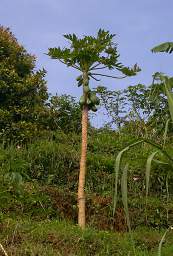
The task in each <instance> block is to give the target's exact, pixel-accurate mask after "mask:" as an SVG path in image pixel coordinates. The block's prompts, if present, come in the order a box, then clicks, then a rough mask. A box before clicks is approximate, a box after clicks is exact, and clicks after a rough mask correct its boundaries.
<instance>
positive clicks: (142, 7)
mask: <svg viewBox="0 0 173 256" xmlns="http://www.w3.org/2000/svg"><path fill="white" fill-rule="evenodd" d="M172 13H173V1H172V0H164V1H163V0H143V1H142V0H107V1H104V0H87V1H82V0H63V1H58V0H1V5H0V24H1V25H3V26H8V27H10V29H11V30H12V32H13V33H14V34H15V36H16V37H17V39H18V41H19V42H20V43H21V44H23V45H24V47H25V48H26V49H27V51H28V52H29V53H33V54H35V55H36V56H37V67H38V68H42V67H44V68H45V69H46V70H47V76H46V79H47V82H48V90H49V92H51V93H56V92H57V93H58V94H62V93H67V94H71V95H73V96H77V97H78V96H79V95H80V93H81V91H80V89H79V88H77V87H76V85H75V78H76V76H77V75H78V73H77V72H76V71H74V70H73V69H70V68H66V67H65V66H64V65H63V64H61V63H58V62H57V61H56V60H51V59H49V57H48V56H47V55H45V54H44V53H47V50H48V48H49V47H55V46H64V45H65V43H66V42H65V39H64V38H63V36H62V35H63V34H67V33H76V34H77V35H79V36H82V35H94V34H95V33H96V31H97V30H98V29H99V28H103V29H105V30H109V31H110V32H111V33H114V34H116V35H117V36H116V38H115V41H116V42H117V43H118V49H119V53H120V61H121V62H122V63H123V64H125V65H128V66H131V65H133V64H135V63H138V65H139V66H140V67H141V68H142V71H141V72H140V74H139V75H138V76H136V77H132V78H126V79H124V80H123V81H122V80H121V81H117V80H110V79H103V80H102V81H101V82H100V83H94V82H93V86H94V87H95V86H96V85H104V86H107V87H108V88H110V89H116V88H117V89H119V88H125V87H127V86H128V85H134V84H137V83H145V84H149V83H150V82H151V76H152V74H153V73H154V72H156V71H162V72H165V73H167V74H171V73H173V72H172V71H173V65H172V64H173V61H172V55H167V54H152V53H151V52H150V49H151V48H152V47H153V46H155V45H157V44H158V43H161V42H164V41H173V31H172V24H173V15H172Z"/></svg>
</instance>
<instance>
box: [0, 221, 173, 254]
mask: <svg viewBox="0 0 173 256" xmlns="http://www.w3.org/2000/svg"><path fill="white" fill-rule="evenodd" d="M0 229H1V232H0V242H1V244H2V245H3V247H4V249H5V250H6V252H7V253H8V255H13V256H28V255H32V256H36V255H37V256H49V255H50V256H54V255H56V256H57V255H62V256H68V255H71V256H72V255H76V256H78V255H79V256H84V255H86V256H88V255H93V256H94V255H97V256H104V255H108V256H109V255H117V256H126V255H131V256H132V255H133V248H132V244H131V242H130V235H129V234H128V233H114V232H106V231H96V230H94V229H90V228H87V229H86V230H85V231H82V230H81V229H79V228H78V227H77V226H75V225H73V224H70V223H67V222H64V221H61V222H59V221H56V220H54V221H48V220H46V221H38V222H34V221H31V220H29V219H23V220H22V219H19V220H14V219H11V218H8V219H5V220H4V222H3V223H1V225H0ZM163 233H164V230H163V231H162V232H160V233H159V232H158V231H156V230H151V229H146V228H145V229H144V228H143V229H139V230H136V231H134V232H133V237H134V244H135V248H136V255H137V256H151V255H153V256H154V255H157V251H158V245H159V242H160V240H161V237H162V235H163ZM172 243H173V238H172V234H171V235H170V236H169V237H168V238H167V239H166V243H165V244H164V245H163V254H162V255H163V256H172V255H173V246H172ZM0 255H1V254H0Z"/></svg>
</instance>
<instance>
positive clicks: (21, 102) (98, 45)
mask: <svg viewBox="0 0 173 256" xmlns="http://www.w3.org/2000/svg"><path fill="white" fill-rule="evenodd" d="M0 34H1V39H0V78H1V79H0V86H1V93H0V140H1V141H0V182H1V186H0V199H1V200H0V254H2V255H14V256H15V255H16V256H17V255H35V256H36V255H120V256H121V255H123V256H124V255H140V256H141V255H143V256H146V255H148V256H150V255H152V256H154V255H156V256H164V255H165V256H172V254H173V247H172V242H173V241H172V226H173V203H172V202H173V200H172V199H173V189H172V188H173V176H172V168H173V164H172V163H173V158H172V154H173V149H172V143H173V139H172V133H173V130H172V121H173V119H172V118H173V116H172V115H173V113H172V109H173V106H172V104H173V100H172V88H173V79H172V77H167V76H166V75H164V74H162V73H158V72H156V73H155V74H154V75H153V78H152V79H153V83H152V84H151V85H149V86H145V85H143V84H138V85H135V86H129V87H127V89H125V90H120V91H116V90H112V91H111V90H109V89H107V88H106V87H103V86H98V87H97V88H93V89H92V91H91V89H90V88H89V81H90V79H92V78H93V79H98V76H100V77H101V76H102V75H106V76H108V77H112V76H111V75H107V73H106V74H104V73H101V72H100V71H103V70H105V69H106V68H107V69H108V70H111V69H116V70H117V71H118V72H121V73H122V74H123V77H124V76H131V75H135V74H136V72H138V71H139V68H138V67H137V65H135V66H134V68H132V69H131V68H126V67H124V66H123V65H122V64H120V63H119V62H118V57H119V55H118V53H117V46H116V45H115V44H114V43H112V39H113V38H114V35H111V34H109V33H108V32H105V31H103V30H100V31H99V32H98V34H97V36H96V37H88V36H86V37H84V38H82V39H79V38H77V37H76V36H75V35H66V36H65V38H67V39H68V40H69V41H70V44H71V46H72V47H71V48H67V49H66V48H65V49H60V48H51V49H49V55H50V56H51V57H52V58H57V59H58V60H60V61H63V62H64V63H65V64H66V65H67V66H71V67H73V68H77V69H78V70H79V71H80V72H81V75H80V77H78V78H77V83H78V85H79V86H83V90H84V93H83V95H82V96H84V98H82V100H80V103H78V102H77V101H76V99H75V98H73V97H71V96H70V95H58V94H57V95H52V96H49V97H48V92H47V87H46V82H45V80H44V75H45V71H44V70H42V71H35V57H33V56H31V55H29V54H28V53H27V52H26V51H25V49H24V48H23V47H22V46H20V45H19V43H18V42H17V40H16V39H15V37H14V36H13V35H12V33H11V32H10V30H9V29H6V28H3V27H1V28H0ZM91 46H92V47H91ZM162 49H163V50H164V51H166V52H169V53H170V49H169V51H168V50H167V48H162V47H161V48H157V49H156V50H157V51H162ZM156 50H154V52H155V51H156ZM105 54H106V55H105ZM105 56H107V57H105ZM80 61H81V62H80ZM84 63H85V64H86V63H87V65H88V66H87V67H88V69H87V70H85V68H84V66H85V65H84ZM83 68H84V69H83ZM103 68H104V69H103ZM94 69H95V70H97V69H100V71H94ZM102 69H103V70H102ZM85 72H88V73H87V84H86V81H84V80H85V79H84V76H85V75H86V74H84V73H85ZM96 72H100V73H96ZM113 77H114V76H113ZM85 87H87V90H88V88H89V91H87V92H86V88H85ZM85 96H86V98H85ZM91 98H92V99H91ZM88 99H89V100H90V99H91V100H92V101H93V102H95V103H94V105H92V107H93V106H95V105H97V104H96V103H100V110H101V111H105V110H106V113H107V116H108V117H109V120H108V122H107V123H106V124H105V126H104V127H102V128H100V129H97V128H95V127H93V126H92V125H91V123H90V122H88V128H87V133H88V134H87V150H88V151H87V155H85V157H86V159H85V161H86V165H87V179H86V184H85V193H86V223H87V224H86V228H85V230H82V229H80V227H78V226H76V223H77V220H78V207H77V204H76V201H77V199H76V191H77V189H78V186H79V184H78V183H79V182H78V174H79V168H80V164H79V160H80V151H81V148H80V145H81V136H80V134H81V131H82V125H83V124H82V125H81V116H82V113H81V108H82V109H84V108H85V107H86V108H87V111H89V110H91V108H90V107H91V103H90V102H88V103H87V100H88ZM83 100H84V101H83ZM81 101H83V103H81ZM98 114H99V110H98ZM87 115H88V113H87ZM85 146H86V144H85ZM112 202H113V204H112ZM82 227H83V226H82ZM129 231H130V232H129Z"/></svg>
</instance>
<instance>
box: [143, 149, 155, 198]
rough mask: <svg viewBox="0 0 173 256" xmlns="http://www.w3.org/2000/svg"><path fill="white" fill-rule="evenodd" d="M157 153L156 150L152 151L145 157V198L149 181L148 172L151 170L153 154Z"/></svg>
mask: <svg viewBox="0 0 173 256" xmlns="http://www.w3.org/2000/svg"><path fill="white" fill-rule="evenodd" d="M157 153H158V151H155V152H153V153H152V154H151V155H150V156H149V157H148V159H147V164H146V173H145V176H146V198H147V196H148V191H149V181H150V172H151V162H152V160H153V158H154V157H155V155H156V154H157Z"/></svg>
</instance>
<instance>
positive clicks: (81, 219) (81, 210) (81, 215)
mask: <svg viewBox="0 0 173 256" xmlns="http://www.w3.org/2000/svg"><path fill="white" fill-rule="evenodd" d="M87 130H88V107H87V106H84V108H83V111H82V145H81V159H80V172H79V185H78V224H79V226H80V227H81V228H83V229H84V228H85V191H84V187H85V175H86V157H87Z"/></svg>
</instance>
